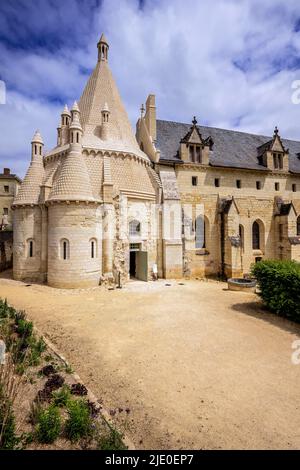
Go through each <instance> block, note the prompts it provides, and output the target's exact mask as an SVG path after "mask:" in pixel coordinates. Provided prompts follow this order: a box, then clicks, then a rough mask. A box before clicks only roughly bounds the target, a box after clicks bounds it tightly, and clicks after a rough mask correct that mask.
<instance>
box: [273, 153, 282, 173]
mask: <svg viewBox="0 0 300 470" xmlns="http://www.w3.org/2000/svg"><path fill="white" fill-rule="evenodd" d="M273 162H274V169H275V170H282V169H283V155H282V153H277V152H274V153H273Z"/></svg>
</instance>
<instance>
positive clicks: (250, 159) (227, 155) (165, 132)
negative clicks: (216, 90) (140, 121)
mask: <svg viewBox="0 0 300 470" xmlns="http://www.w3.org/2000/svg"><path fill="white" fill-rule="evenodd" d="M156 124H157V141H156V146H157V148H158V149H159V150H160V162H161V163H164V162H165V163H168V164H169V163H173V164H174V163H175V164H177V163H178V164H182V160H181V159H180V158H179V154H178V150H179V146H180V141H181V139H182V136H185V135H186V134H187V133H188V132H189V130H190V124H185V123H180V122H173V121H163V120H157V122H156ZM197 127H199V131H200V133H201V135H202V138H203V139H207V138H208V137H209V136H211V138H212V139H213V142H214V146H213V151H212V152H211V154H210V157H209V161H210V165H211V166H214V167H227V168H240V169H250V170H260V171H268V169H267V168H266V167H264V166H262V165H260V164H259V162H258V158H257V157H258V155H257V148H258V147H260V146H262V145H263V144H265V143H266V142H269V141H270V140H272V137H266V136H263V135H255V134H249V133H246V132H240V131H232V130H227V129H218V128H214V127H206V126H197ZM281 142H282V144H283V146H284V148H285V149H289V170H290V172H292V173H296V174H297V173H299V174H300V157H299V156H298V154H299V155H300V142H299V141H295V140H287V139H281Z"/></svg>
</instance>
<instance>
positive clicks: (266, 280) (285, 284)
mask: <svg viewBox="0 0 300 470" xmlns="http://www.w3.org/2000/svg"><path fill="white" fill-rule="evenodd" d="M251 271H252V275H253V276H254V277H255V278H256V280H257V282H258V286H259V288H260V294H259V295H260V296H261V298H262V299H263V301H264V303H265V305H266V306H267V307H268V309H269V310H271V312H273V313H275V314H277V315H280V316H282V317H286V318H288V319H289V320H293V321H296V322H299V323H300V263H297V262H296V261H272V260H266V261H260V262H258V263H256V264H255V265H253V266H252V270H251Z"/></svg>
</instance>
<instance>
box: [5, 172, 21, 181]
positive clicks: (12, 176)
mask: <svg viewBox="0 0 300 470" xmlns="http://www.w3.org/2000/svg"><path fill="white" fill-rule="evenodd" d="M0 179H3V180H7V179H8V180H9V179H10V180H16V181H18V183H22V180H21V178H19V177H18V176H17V175H15V174H14V173H10V174H9V175H5V174H4V173H0Z"/></svg>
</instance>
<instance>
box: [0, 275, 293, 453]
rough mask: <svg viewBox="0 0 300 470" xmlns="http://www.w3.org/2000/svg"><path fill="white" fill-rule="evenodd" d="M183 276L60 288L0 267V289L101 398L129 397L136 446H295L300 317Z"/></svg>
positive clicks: (110, 402)
mask: <svg viewBox="0 0 300 470" xmlns="http://www.w3.org/2000/svg"><path fill="white" fill-rule="evenodd" d="M166 284H171V285H169V286H168V285H166ZM180 284H181V283H179V282H175V281H171V282H165V281H158V282H156V283H155V282H152V283H139V282H132V283H129V284H127V286H126V287H125V288H123V289H122V290H113V291H110V290H105V289H104V288H96V289H90V290H86V291H82V290H75V291H67V290H57V289H53V288H50V287H47V286H41V285H30V286H26V285H25V284H22V283H20V282H16V281H12V280H10V279H4V278H3V276H2V279H0V297H7V299H8V301H9V302H10V303H11V304H13V305H14V306H15V307H17V308H20V309H26V311H27V314H28V317H29V318H30V319H32V320H33V321H34V323H35V325H36V326H37V327H38V328H39V330H40V331H41V332H42V333H43V334H45V335H46V336H47V337H48V338H49V339H50V340H51V341H52V342H53V343H54V344H55V345H56V346H57V347H58V348H59V350H60V351H61V352H62V353H63V354H64V355H65V356H66V358H67V359H68V360H69V361H70V363H71V365H72V367H73V368H74V369H75V370H76V371H77V372H78V373H79V375H80V376H81V378H82V379H83V380H84V381H85V382H86V384H87V385H88V386H89V387H90V388H91V389H92V390H93V391H94V393H95V394H96V395H97V396H98V397H99V398H101V399H102V400H103V404H104V406H105V407H106V408H108V409H115V408H116V407H121V408H130V410H131V412H130V414H129V421H128V422H127V424H126V432H127V434H128V436H129V437H130V438H131V439H132V440H133V442H134V443H135V446H136V448H145V449H172V448H173V449H182V448H187V449H232V448H239V449H254V448H256V449H257V448H259V449H262V448H264V449H280V448H283V449H299V448H300V393H299V390H300V365H298V366H297V365H293V364H292V361H291V355H292V352H293V349H292V342H293V341H294V340H296V339H299V337H300V326H297V325H294V324H293V323H291V322H289V321H287V320H284V319H280V318H276V317H275V316H273V315H270V314H268V313H264V311H263V310H262V309H261V308H260V305H259V303H258V298H257V296H256V295H254V294H245V293H240V292H231V291H227V288H226V284H223V283H217V282H201V281H183V285H180Z"/></svg>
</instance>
